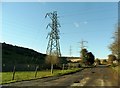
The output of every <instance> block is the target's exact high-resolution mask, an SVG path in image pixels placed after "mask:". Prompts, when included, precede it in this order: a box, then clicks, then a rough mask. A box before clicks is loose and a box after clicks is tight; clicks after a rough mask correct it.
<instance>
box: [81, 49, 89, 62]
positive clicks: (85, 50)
mask: <svg viewBox="0 0 120 88" xmlns="http://www.w3.org/2000/svg"><path fill="white" fill-rule="evenodd" d="M87 52H88V51H87V49H82V50H81V58H82V62H83V63H86V62H87V58H86V55H87Z"/></svg>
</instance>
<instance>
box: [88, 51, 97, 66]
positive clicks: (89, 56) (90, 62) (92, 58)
mask: <svg viewBox="0 0 120 88" xmlns="http://www.w3.org/2000/svg"><path fill="white" fill-rule="evenodd" d="M94 60H95V57H94V55H93V54H92V53H91V52H88V53H87V61H88V62H89V65H92V64H93V63H94Z"/></svg>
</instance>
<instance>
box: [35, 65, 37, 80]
mask: <svg viewBox="0 0 120 88" xmlns="http://www.w3.org/2000/svg"><path fill="white" fill-rule="evenodd" d="M37 70H38V65H37V66H36V69H35V78H36V77H37Z"/></svg>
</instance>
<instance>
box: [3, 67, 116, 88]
mask: <svg viewBox="0 0 120 88" xmlns="http://www.w3.org/2000/svg"><path fill="white" fill-rule="evenodd" d="M3 86H15V87H24V86H25V87H27V86H29V87H30V86H31V87H32V86H36V87H37V86H39V87H43V86H46V87H53V86H55V87H61V86H62V87H66V88H69V87H75V88H76V87H78V86H81V87H84V86H90V88H94V87H96V86H97V87H100V86H101V87H102V88H105V87H115V88H118V74H117V73H116V72H115V71H113V70H111V69H110V68H109V67H106V66H98V67H96V68H86V69H84V70H82V71H80V72H77V73H74V74H70V75H64V76H60V77H49V78H43V79H37V80H31V81H23V82H16V83H11V84H6V85H3ZM91 86H92V87H91Z"/></svg>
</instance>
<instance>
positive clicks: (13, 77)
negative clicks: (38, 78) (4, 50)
mask: <svg viewBox="0 0 120 88" xmlns="http://www.w3.org/2000/svg"><path fill="white" fill-rule="evenodd" d="M14 79H15V65H14V68H13V76H12V80H14Z"/></svg>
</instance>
